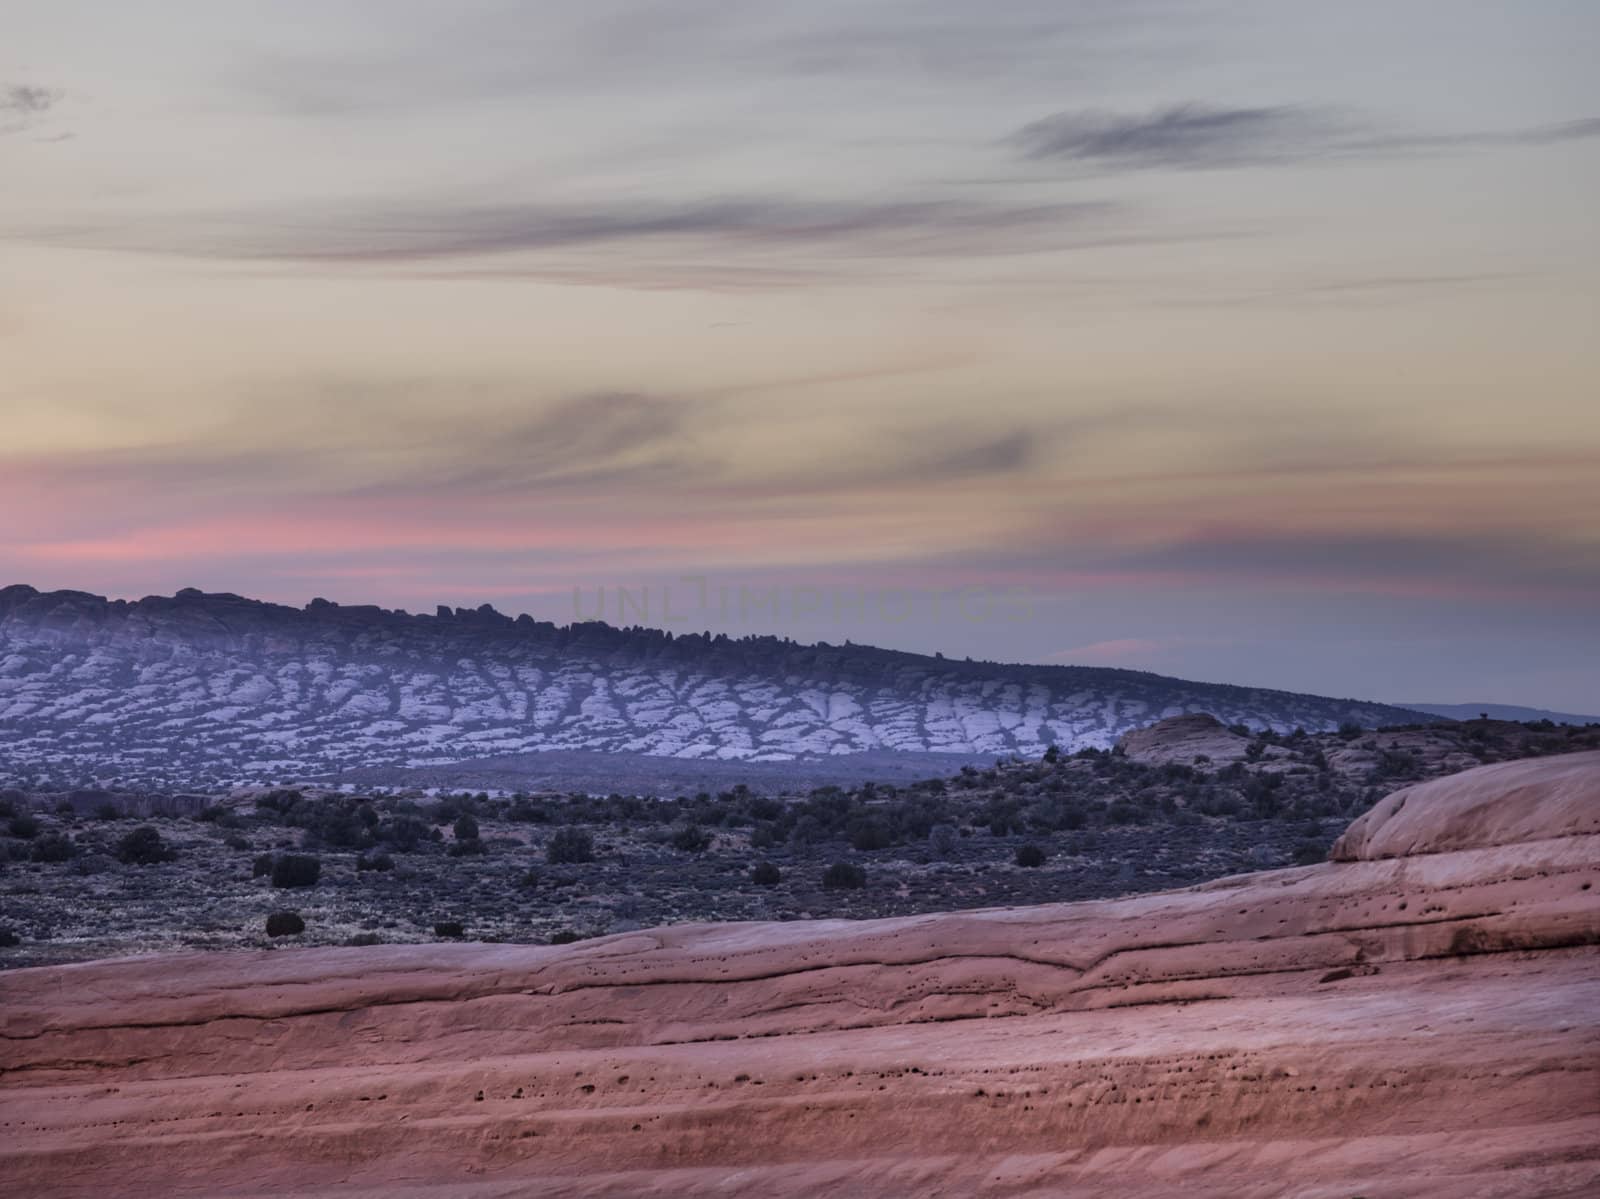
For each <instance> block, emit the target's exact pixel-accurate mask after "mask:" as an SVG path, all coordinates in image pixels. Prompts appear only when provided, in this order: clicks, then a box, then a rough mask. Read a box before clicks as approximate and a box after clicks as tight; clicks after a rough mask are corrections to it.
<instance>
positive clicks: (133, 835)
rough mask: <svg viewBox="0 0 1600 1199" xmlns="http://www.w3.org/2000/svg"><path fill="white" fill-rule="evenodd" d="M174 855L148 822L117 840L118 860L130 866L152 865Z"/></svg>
mask: <svg viewBox="0 0 1600 1199" xmlns="http://www.w3.org/2000/svg"><path fill="white" fill-rule="evenodd" d="M176 856H177V855H176V854H174V853H173V852H172V850H171V849H169V848H167V845H166V842H164V841H162V839H161V834H160V833H159V832H157V831H156V830H155V829H154V828H153V827H152V826H150V825H148V824H141V825H140V826H139V827H138V828H136V829H134V830H133V831H132V832H130V833H128V834H127V835H126V836H124V837H123V838H122V840H120V841H118V842H117V858H118V860H120V861H123V862H126V863H128V864H129V865H130V866H154V865H155V864H156V863H157V862H166V861H170V860H171V859H172V858H174V857H176Z"/></svg>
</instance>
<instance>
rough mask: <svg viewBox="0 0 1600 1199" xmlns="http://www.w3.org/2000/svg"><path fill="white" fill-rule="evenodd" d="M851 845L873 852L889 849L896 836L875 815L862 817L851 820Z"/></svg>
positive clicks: (853, 847) (865, 851) (866, 851)
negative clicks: (891, 834)
mask: <svg viewBox="0 0 1600 1199" xmlns="http://www.w3.org/2000/svg"><path fill="white" fill-rule="evenodd" d="M849 833H850V847H851V848H852V849H858V850H861V851H862V852H864V853H871V852H873V851H874V850H879V849H888V848H889V846H891V845H893V844H894V838H893V837H892V836H890V834H889V830H888V829H886V828H885V827H884V826H883V822H882V821H880V820H878V819H876V818H875V817H871V816H867V817H862V818H859V819H856V820H852V821H851V822H850V828H849Z"/></svg>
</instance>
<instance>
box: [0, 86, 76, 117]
mask: <svg viewBox="0 0 1600 1199" xmlns="http://www.w3.org/2000/svg"><path fill="white" fill-rule="evenodd" d="M60 99H61V93H59V92H55V91H51V90H50V89H49V88H46V87H31V86H29V85H27V84H21V83H14V84H12V85H11V86H9V87H6V88H0V113H5V114H6V115H8V116H18V117H36V116H38V115H39V114H40V113H44V112H48V111H49V110H50V109H52V108H54V107H55V105H56V103H57V102H58V101H59V100H60Z"/></svg>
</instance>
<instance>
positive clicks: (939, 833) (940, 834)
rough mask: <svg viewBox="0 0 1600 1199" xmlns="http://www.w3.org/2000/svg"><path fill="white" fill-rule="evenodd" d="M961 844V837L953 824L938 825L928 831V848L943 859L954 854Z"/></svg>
mask: <svg viewBox="0 0 1600 1199" xmlns="http://www.w3.org/2000/svg"><path fill="white" fill-rule="evenodd" d="M960 843H961V836H960V834H959V833H957V832H956V826H955V825H953V824H936V825H934V826H933V828H931V829H929V830H928V848H929V849H931V850H933V852H934V853H936V854H938V855H939V856H940V857H941V858H947V857H949V856H950V855H951V854H953V853H954V852H955V851H956V846H957V845H959V844H960Z"/></svg>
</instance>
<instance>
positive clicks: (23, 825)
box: [6, 812, 39, 840]
mask: <svg viewBox="0 0 1600 1199" xmlns="http://www.w3.org/2000/svg"><path fill="white" fill-rule="evenodd" d="M6 829H7V831H8V832H10V834H11V835H12V836H13V837H21V838H23V839H24V840H28V839H30V838H33V837H37V836H38V835H39V821H38V818H37V817H35V816H31V815H29V814H28V813H27V812H18V813H17V814H16V815H15V816H13V817H12V818H11V822H10V823H9V824H8V825H6Z"/></svg>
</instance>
